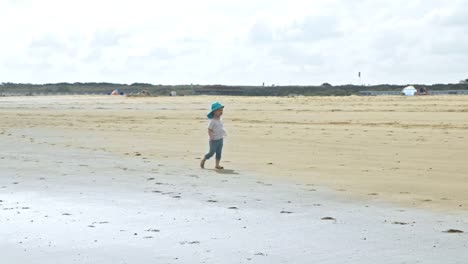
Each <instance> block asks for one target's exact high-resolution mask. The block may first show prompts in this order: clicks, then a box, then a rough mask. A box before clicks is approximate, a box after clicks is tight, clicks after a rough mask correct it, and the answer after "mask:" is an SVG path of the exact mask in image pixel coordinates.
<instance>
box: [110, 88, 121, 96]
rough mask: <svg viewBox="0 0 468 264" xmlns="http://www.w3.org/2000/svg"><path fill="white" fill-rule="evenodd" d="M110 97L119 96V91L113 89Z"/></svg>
mask: <svg viewBox="0 0 468 264" xmlns="http://www.w3.org/2000/svg"><path fill="white" fill-rule="evenodd" d="M110 95H120V92H119V89H115V90H114V91H112V93H111V94H110Z"/></svg>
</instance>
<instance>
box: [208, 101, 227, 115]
mask: <svg viewBox="0 0 468 264" xmlns="http://www.w3.org/2000/svg"><path fill="white" fill-rule="evenodd" d="M221 108H224V105H222V104H220V103H219V102H215V103H213V104H212V105H211V112H210V113H209V114H208V115H207V116H208V118H209V119H213V116H214V112H215V111H216V110H218V109H221Z"/></svg>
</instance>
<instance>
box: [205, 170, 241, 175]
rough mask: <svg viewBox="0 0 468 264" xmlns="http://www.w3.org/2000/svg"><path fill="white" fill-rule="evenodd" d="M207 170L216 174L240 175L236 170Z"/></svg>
mask: <svg viewBox="0 0 468 264" xmlns="http://www.w3.org/2000/svg"><path fill="white" fill-rule="evenodd" d="M207 170H209V171H214V172H216V173H219V174H228V175H239V173H237V172H236V171H235V170H225V169H222V170H217V169H207Z"/></svg>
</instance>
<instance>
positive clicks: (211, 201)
mask: <svg viewBox="0 0 468 264" xmlns="http://www.w3.org/2000/svg"><path fill="white" fill-rule="evenodd" d="M206 202H208V203H217V202H218V201H216V200H208V201H206Z"/></svg>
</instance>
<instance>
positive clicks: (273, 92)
mask: <svg viewBox="0 0 468 264" xmlns="http://www.w3.org/2000/svg"><path fill="white" fill-rule="evenodd" d="M405 86H406V85H388V84H382V85H372V86H359V85H339V86H333V85H331V84H328V83H324V84H322V85H320V86H226V85H154V84H149V83H133V84H131V85H128V84H118V83H106V82H101V83H79V82H78V83H47V84H24V83H9V82H7V83H1V84H0V95H47V94H109V93H111V92H112V91H113V90H115V89H118V90H119V91H120V92H123V93H124V94H137V93H139V92H141V91H143V90H145V91H148V92H149V93H150V94H151V95H169V94H170V93H171V91H175V92H176V93H177V95H203V94H207V95H243V96H289V95H305V96H347V95H358V94H359V91H364V90H372V91H401V89H403V88H404V87H405ZM413 86H415V87H416V88H419V87H426V88H427V89H428V90H429V91H431V90H468V83H459V84H434V85H413Z"/></svg>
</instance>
